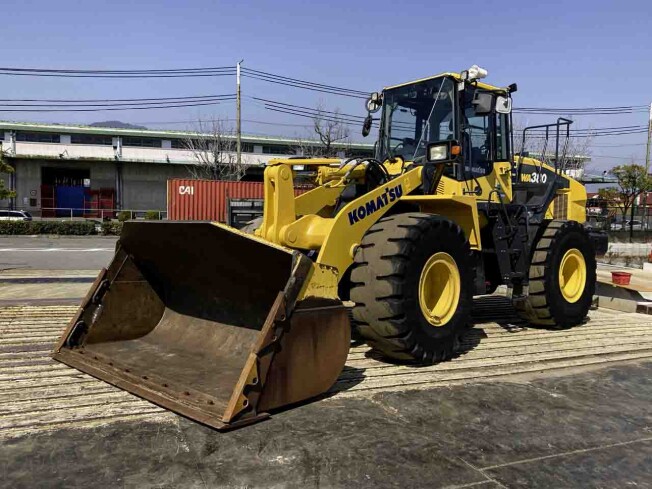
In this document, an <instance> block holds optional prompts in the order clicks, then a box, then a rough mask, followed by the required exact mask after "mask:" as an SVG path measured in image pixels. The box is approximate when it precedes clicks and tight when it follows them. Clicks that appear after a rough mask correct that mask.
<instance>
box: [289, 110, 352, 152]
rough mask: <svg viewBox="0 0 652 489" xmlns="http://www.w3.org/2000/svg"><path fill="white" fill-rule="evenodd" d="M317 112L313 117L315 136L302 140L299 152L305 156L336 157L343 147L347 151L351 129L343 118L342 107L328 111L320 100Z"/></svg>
mask: <svg viewBox="0 0 652 489" xmlns="http://www.w3.org/2000/svg"><path fill="white" fill-rule="evenodd" d="M315 112H316V114H315V116H314V117H313V119H312V127H313V133H314V136H313V137H310V138H309V139H308V140H307V141H303V140H300V141H299V145H298V148H297V152H298V153H300V154H301V155H303V156H317V157H322V158H331V157H335V156H337V153H338V152H340V151H342V150H343V149H344V152H345V153H347V152H348V147H349V146H350V144H351V142H350V140H349V136H350V131H349V126H348V125H347V124H346V122H345V121H344V119H343V118H342V115H341V113H340V109H339V108H337V109H335V110H334V111H333V112H328V111H326V110H324V108H323V104H322V103H321V102H320V103H319V104H318V105H317V108H316V110H315Z"/></svg>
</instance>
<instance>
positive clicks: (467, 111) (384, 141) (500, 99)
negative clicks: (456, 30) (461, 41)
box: [363, 65, 516, 181]
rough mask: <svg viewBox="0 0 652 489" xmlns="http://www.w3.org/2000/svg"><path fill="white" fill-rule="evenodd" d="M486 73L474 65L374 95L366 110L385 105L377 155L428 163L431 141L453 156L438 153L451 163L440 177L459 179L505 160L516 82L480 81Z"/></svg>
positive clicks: (485, 172) (481, 173)
mask: <svg viewBox="0 0 652 489" xmlns="http://www.w3.org/2000/svg"><path fill="white" fill-rule="evenodd" d="M486 73H487V72H486V70H483V69H482V68H479V67H477V66H475V65H474V66H473V67H472V68H470V69H469V70H467V71H465V72H462V74H459V75H458V74H453V73H445V74H442V75H437V76H434V77H432V78H427V79H423V80H418V81H415V82H411V83H405V84H402V85H397V86H393V87H389V88H386V89H384V90H383V93H382V96H380V95H379V94H373V95H372V97H371V98H370V100H369V101H368V103H367V108H368V110H369V114H371V113H373V112H375V111H377V110H379V109H380V108H381V106H382V109H383V110H382V116H381V123H380V134H379V141H378V146H377V155H376V156H377V159H378V160H380V161H384V160H386V159H394V158H398V157H400V158H401V159H403V160H404V161H411V162H414V163H415V164H417V165H421V164H425V163H426V162H428V161H432V159H431V158H428V155H427V151H428V148H429V147H430V146H432V145H433V144H435V145H441V146H443V147H450V148H451V149H452V151H454V152H455V154H446V151H444V152H443V153H442V156H443V159H444V160H446V161H441V162H442V163H444V162H446V163H450V164H449V165H446V168H445V169H444V175H446V176H448V177H450V178H454V179H456V180H460V181H463V180H471V179H473V178H479V177H483V176H486V175H488V174H490V173H491V172H492V170H493V164H494V162H496V161H509V160H510V159H511V158H510V146H511V145H510V129H509V128H510V113H511V98H510V93H511V92H513V91H515V90H516V86H515V85H512V86H510V87H509V88H498V87H493V86H491V85H487V84H484V83H480V82H479V81H478V79H479V78H482V77H484V76H486ZM369 117H370V116H369ZM366 132H367V133H368V131H366ZM363 134H364V132H363ZM456 146H459V148H457V149H453V148H455V147H456ZM440 153H441V152H440ZM440 159H441V158H440Z"/></svg>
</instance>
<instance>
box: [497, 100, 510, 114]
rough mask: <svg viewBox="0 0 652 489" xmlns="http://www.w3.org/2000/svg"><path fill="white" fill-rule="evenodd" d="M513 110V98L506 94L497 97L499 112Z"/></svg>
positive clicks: (507, 112) (504, 112) (505, 112)
mask: <svg viewBox="0 0 652 489" xmlns="http://www.w3.org/2000/svg"><path fill="white" fill-rule="evenodd" d="M511 111H512V99H511V98H509V97H505V96H504V95H498V96H497V97H496V112H498V113H499V114H509V113H510V112H511Z"/></svg>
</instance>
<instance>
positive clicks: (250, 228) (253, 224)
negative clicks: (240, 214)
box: [240, 217, 263, 234]
mask: <svg viewBox="0 0 652 489" xmlns="http://www.w3.org/2000/svg"><path fill="white" fill-rule="evenodd" d="M262 223H263V218H262V217H257V218H256V219H252V220H251V221H249V222H248V223H247V224H245V225H244V226H242V227H241V228H240V231H241V232H243V233H246V234H254V231H255V230H256V229H258V228H259V227H260V226H261V224H262Z"/></svg>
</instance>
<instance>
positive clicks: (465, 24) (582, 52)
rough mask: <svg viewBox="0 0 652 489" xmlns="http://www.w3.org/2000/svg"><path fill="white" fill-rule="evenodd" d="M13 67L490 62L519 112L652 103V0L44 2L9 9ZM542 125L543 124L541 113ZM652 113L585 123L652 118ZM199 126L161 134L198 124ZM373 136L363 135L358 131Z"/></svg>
mask: <svg viewBox="0 0 652 489" xmlns="http://www.w3.org/2000/svg"><path fill="white" fill-rule="evenodd" d="M0 47H1V48H2V51H1V52H2V58H1V59H2V61H0V65H2V66H11V67H38V68H77V69H157V68H180V67H206V66H225V65H234V64H235V63H236V62H237V61H238V60H239V59H241V58H244V60H245V65H246V66H248V67H250V68H253V69H258V70H263V71H268V72H272V73H276V74H284V75H286V76H291V77H296V78H302V79H306V80H310V81H315V82H320V83H325V84H330V85H336V86H343V87H348V88H354V89H359V90H369V91H371V90H377V89H380V88H381V87H382V86H384V85H391V84H394V83H398V82H403V81H408V80H411V79H415V78H419V77H422V76H427V75H431V74H435V73H439V72H442V71H459V70H462V69H464V68H467V67H468V66H470V65H471V64H474V63H477V64H479V65H481V66H483V67H485V68H487V69H488V70H489V78H488V80H487V81H488V82H490V83H493V84H496V85H506V84H509V83H512V82H517V83H518V86H519V91H518V93H517V94H516V95H515V99H516V100H515V105H516V106H527V107H532V106H542V107H586V106H591V107H595V106H625V105H644V104H649V103H650V102H652V63H651V60H652V7H651V6H650V2H649V1H643V0H640V1H639V0H636V1H620V2H609V1H599V0H598V1H588V0H575V1H569V0H567V1H565V2H561V1H547V2H539V1H537V2H528V1H523V0H520V1H513V2H512V1H503V2H491V1H466V2H460V1H449V0H440V1H438V2H425V1H422V2H415V1H409V0H402V1H401V2H398V1H395V0H394V1H388V0H375V1H373V2H371V1H368V0H364V1H358V2H352V1H347V2H343V1H339V0H332V1H329V2H300V1H296V0H277V1H274V2H271V1H269V2H264V1H254V2H245V1H238V2H220V1H208V0H194V1H193V0H187V1H179V0H176V1H170V0H163V1H158V2H152V1H138V2H136V1H129V2H127V1H122V0H117V1H116V0H113V1H110V2H109V1H106V2H105V1H90V0H89V1H86V2H83V1H66V0H62V1H58V2H51V1H47V2H46V1H41V0H22V1H21V2H16V1H14V2H9V3H8V4H5V5H4V8H3V11H2V27H1V28H0ZM234 83H235V80H234V78H231V77H220V78H182V79H149V80H95V79H56V78H27V77H9V76H1V77H0V86H1V87H2V93H3V96H2V97H1V98H132V97H133V98H136V97H174V96H186V95H202V94H222V93H232V92H233V91H234ZM243 83H244V85H243V93H244V95H246V96H259V97H265V98H270V99H274V100H279V101H285V102H289V103H294V104H298V105H306V106H310V107H314V106H316V104H317V103H319V102H322V103H323V105H324V106H325V107H326V108H328V109H333V108H336V107H339V108H340V109H342V111H344V112H348V113H354V114H363V113H364V111H363V107H362V103H361V101H359V100H357V99H351V98H345V97H337V96H327V95H323V94H317V93H314V92H310V91H306V90H299V89H293V88H287V87H282V86H278V85H271V84H267V83H265V82H262V81H257V80H253V79H244V80H243ZM234 113H235V106H234V104H233V103H226V104H222V105H219V106H215V107H211V108H183V109H168V110H152V111H129V112H107V113H91V114H79V113H77V114H75V113H71V114H42V115H35V114H20V113H5V115H3V116H0V117H2V118H4V119H12V120H41V121H56V122H75V123H89V122H93V121H97V120H107V119H121V120H124V121H127V122H136V123H138V122H146V123H148V124H147V125H148V126H151V127H157V123H164V122H175V121H187V120H193V119H197V118H198V117H202V118H209V117H223V118H226V117H231V118H232V117H233V116H234ZM243 118H244V119H245V120H256V121H263V122H267V123H273V124H260V123H253V122H246V123H244V125H243V127H244V130H245V131H246V132H250V133H265V134H283V135H289V136H291V135H297V136H304V137H305V136H306V135H307V134H309V129H308V128H303V127H299V126H293V125H281V124H297V125H301V124H309V122H310V121H309V120H308V119H302V118H299V117H294V116H285V115H283V114H278V113H274V112H270V111H267V110H265V109H264V108H262V107H260V106H259V105H256V104H255V103H254V102H253V101H251V100H250V99H245V100H244V102H243ZM527 122H530V123H540V122H542V119H540V118H530V119H528V121H527ZM646 123H647V115H646V114H645V113H637V114H629V115H621V116H604V115H602V116H581V117H577V118H576V123H575V127H579V128H589V127H612V126H625V125H638V124H646ZM188 126H189V124H188V123H180V124H176V125H172V124H161V125H160V126H158V127H167V128H179V129H183V128H186V127H188ZM358 130H359V129H358V128H357V127H352V131H354V132H355V133H357V132H358ZM644 143H645V134H637V135H631V136H620V137H602V138H596V139H595V140H594V146H593V148H592V154H593V156H594V168H595V169H602V168H605V167H608V166H611V165H613V164H619V163H628V162H629V160H630V158H631V157H632V156H634V157H636V158H637V159H638V160H639V161H644V154H645V145H644Z"/></svg>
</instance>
